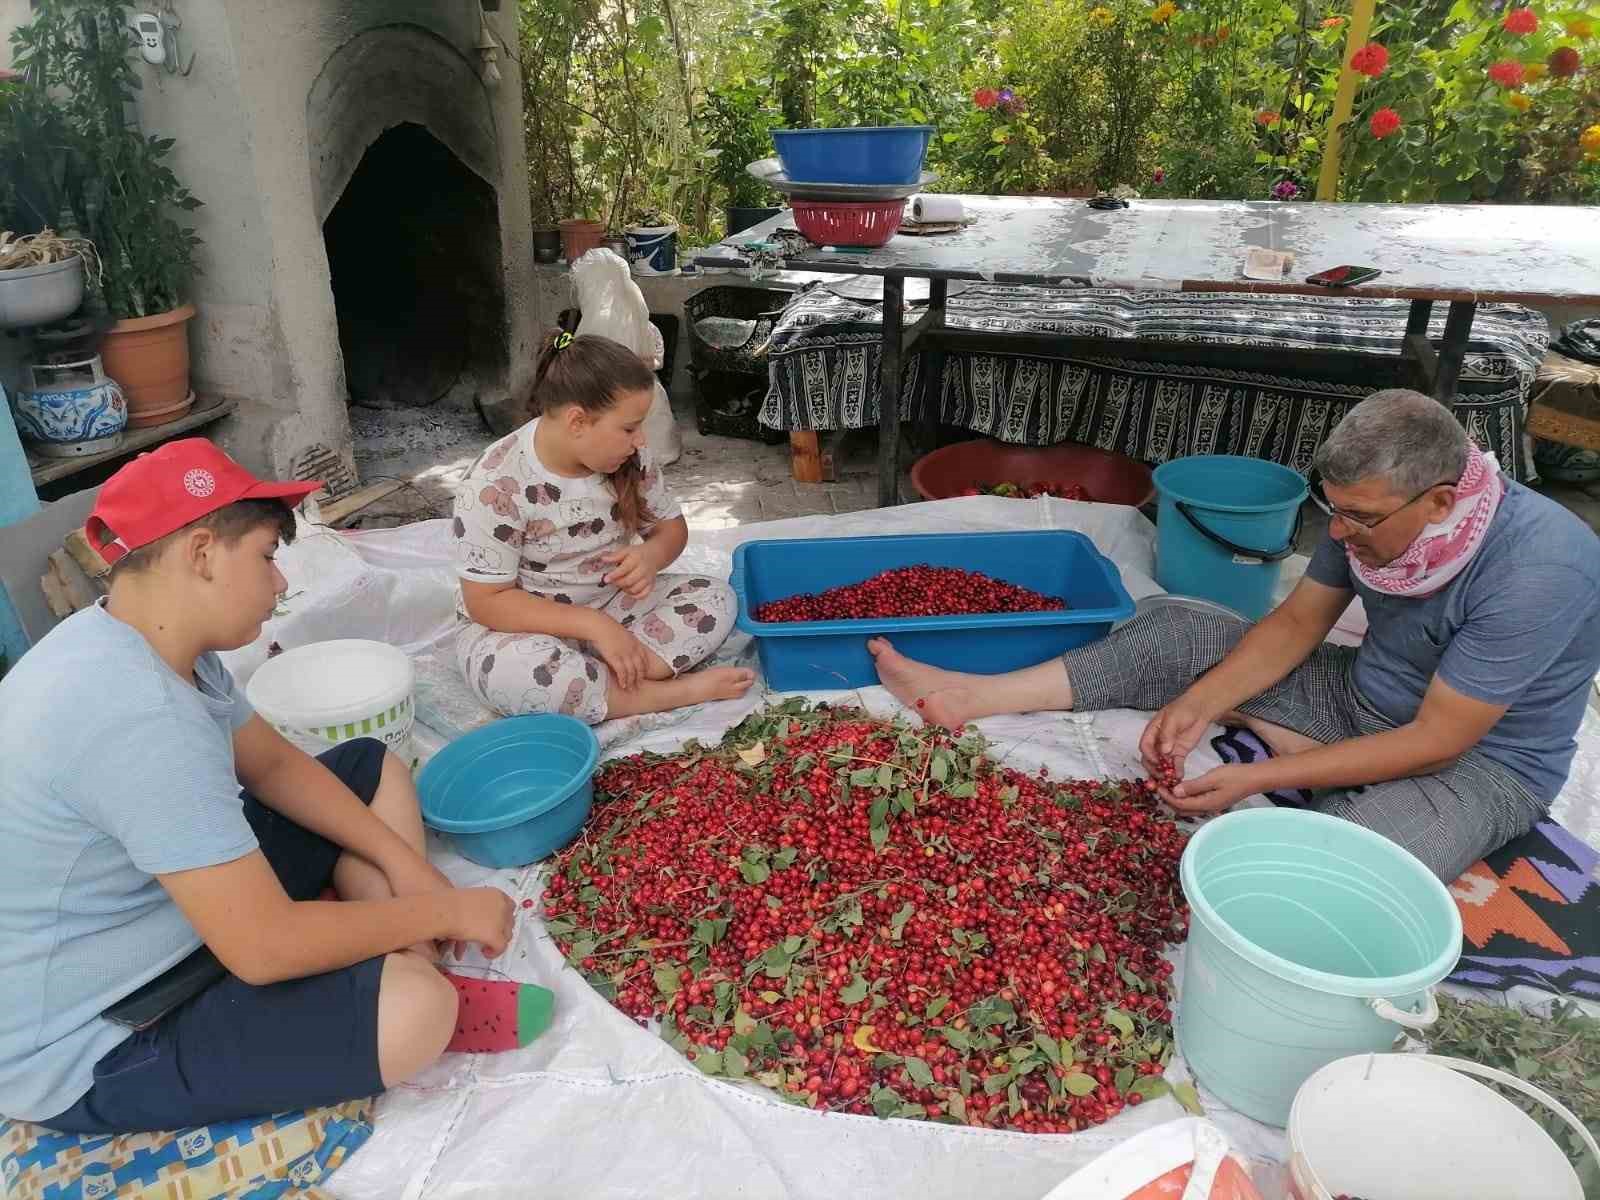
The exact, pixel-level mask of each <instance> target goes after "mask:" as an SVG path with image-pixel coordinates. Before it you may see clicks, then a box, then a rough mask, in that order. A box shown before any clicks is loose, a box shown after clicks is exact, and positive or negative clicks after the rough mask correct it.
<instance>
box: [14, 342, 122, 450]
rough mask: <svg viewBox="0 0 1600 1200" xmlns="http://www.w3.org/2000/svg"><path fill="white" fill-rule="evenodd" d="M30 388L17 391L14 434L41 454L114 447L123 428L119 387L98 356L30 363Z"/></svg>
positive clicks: (120, 440)
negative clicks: (31, 384) (67, 360)
mask: <svg viewBox="0 0 1600 1200" xmlns="http://www.w3.org/2000/svg"><path fill="white" fill-rule="evenodd" d="M32 372H33V386H32V387H31V388H28V389H25V390H23V391H20V392H18V393H17V395H16V398H15V399H14V400H13V401H12V411H13V412H14V413H15V414H16V418H17V432H18V433H20V434H21V435H22V436H23V437H24V438H25V439H27V440H28V441H29V442H31V443H32V444H33V449H34V452H35V453H37V454H40V455H42V456H44V457H45V458H79V457H82V456H84V455H89V454H103V453H105V452H106V451H108V450H115V449H116V448H117V447H118V446H119V445H121V443H122V431H123V430H124V429H126V428H127V426H128V406H127V403H126V402H125V401H124V400H123V398H122V389H121V388H120V387H118V386H117V384H116V382H115V381H114V380H111V379H107V378H106V376H105V372H104V371H103V370H101V368H100V359H99V358H98V357H96V358H93V359H86V360H84V361H83V362H75V363H62V364H59V365H35V366H34V367H33V368H32Z"/></svg>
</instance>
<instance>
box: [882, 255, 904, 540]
mask: <svg viewBox="0 0 1600 1200" xmlns="http://www.w3.org/2000/svg"><path fill="white" fill-rule="evenodd" d="M905 297H906V281H905V276H903V275H885V276H884V277H883V361H882V363H881V364H880V368H879V383H878V507H879V508H888V507H889V506H890V505H893V504H898V503H899V502H900V391H901V386H902V372H901V369H900V367H901V362H902V361H903V359H904V357H905V345H904V341H903V339H902V333H903V327H904V323H905Z"/></svg>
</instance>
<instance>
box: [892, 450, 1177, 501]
mask: <svg viewBox="0 0 1600 1200" xmlns="http://www.w3.org/2000/svg"><path fill="white" fill-rule="evenodd" d="M996 483H1016V484H1021V485H1023V486H1024V487H1026V486H1027V485H1029V484H1036V483H1054V484H1060V485H1061V486H1063V487H1066V486H1070V485H1072V484H1078V485H1079V486H1080V487H1082V488H1083V489H1084V490H1085V491H1087V492H1088V493H1089V496H1090V498H1091V499H1093V500H1096V501H1098V502H1099V503H1101V504H1127V505H1131V506H1132V507H1134V508H1139V507H1142V506H1143V505H1146V504H1148V503H1150V501H1151V500H1152V499H1154V498H1155V484H1154V482H1153V481H1152V480H1151V477H1150V468H1149V467H1147V466H1145V465H1144V464H1143V463H1142V462H1137V461H1135V460H1134V459H1131V458H1129V457H1128V456H1127V455H1125V454H1116V453H1113V452H1112V451H1110V450H1098V449H1096V448H1095V447H1093V446H1078V445H1073V444H1070V443H1063V444H1062V445H1059V446H1011V445H1008V444H1007V443H1005V442H997V441H994V440H993V439H991V438H980V439H978V440H977V441H972V442H958V443H956V444H955V445H953V446H944V447H941V448H940V449H938V450H935V451H933V452H932V453H931V454H925V455H923V456H922V457H921V458H919V459H918V460H917V461H916V463H915V464H914V465H913V466H912V468H911V485H912V486H913V487H915V488H916V489H917V494H918V495H920V496H921V497H922V498H923V499H924V500H947V499H949V498H950V497H951V496H961V495H965V494H966V492H967V489H969V488H975V487H980V486H983V485H985V484H996Z"/></svg>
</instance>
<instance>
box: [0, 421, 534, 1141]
mask: <svg viewBox="0 0 1600 1200" xmlns="http://www.w3.org/2000/svg"><path fill="white" fill-rule="evenodd" d="M318 486H319V485H317V484H314V483H267V482H262V481H261V480H258V479H256V478H254V477H253V476H252V475H251V474H250V473H249V472H247V471H245V470H244V469H243V468H242V467H240V466H239V465H238V464H237V463H235V462H233V461H232V460H231V459H229V458H228V457H227V456H226V455H225V454H223V453H222V452H221V451H220V450H218V449H217V448H216V447H215V446H213V445H212V444H211V443H210V442H208V441H205V440H204V439H200V438H192V439H188V440H184V441H177V442H171V443H168V444H167V445H166V446H163V447H162V448H161V449H159V450H157V451H155V452H154V453H151V454H146V455H143V456H141V457H140V458H138V459H136V460H135V461H134V462H132V463H130V464H128V465H127V466H125V467H123V468H122V470H120V471H119V472H117V474H116V475H114V476H113V477H112V478H111V479H110V480H109V481H108V482H107V483H106V484H105V486H104V487H103V488H102V489H101V492H100V496H99V499H98V502H97V503H96V505H95V509H94V512H93V515H92V516H91V517H90V518H89V522H88V525H87V527H86V533H87V534H88V537H89V540H90V541H91V543H93V544H94V545H95V546H96V548H97V549H99V550H100V552H101V554H102V555H104V557H105V558H106V560H107V561H108V562H109V563H110V564H111V567H112V574H111V588H110V595H109V597H108V598H107V599H106V600H105V601H104V602H102V603H101V604H97V605H94V606H92V607H90V608H88V609H86V610H84V611H83V612H80V613H77V614H76V615H74V616H72V617H70V618H68V619H67V620H66V621H64V622H62V623H61V625H59V626H58V627H57V628H56V629H54V630H53V631H52V632H51V633H50V634H49V635H48V636H47V637H45V638H44V639H42V640H41V641H40V642H39V644H38V645H36V646H35V647H34V648H33V649H32V650H30V651H29V652H28V653H27V654H26V655H24V656H23V657H22V659H21V660H20V661H19V662H18V663H17V664H16V666H15V667H13V669H12V670H11V672H10V674H8V675H7V676H6V678H5V679H4V681H3V682H0V761H4V762H5V764H6V766H5V770H4V771H3V772H0V1114H4V1115H6V1116H10V1117H14V1118H19V1119H25V1120H31V1121H38V1122H40V1123H41V1124H44V1125H47V1126H49V1127H51V1128H54V1129H60V1130H64V1131H67V1132H81V1133H121V1132H131V1131H135V1130H144V1129H181V1128H185V1127H188V1126H192V1125H197V1124H204V1123H207V1122H211V1121H217V1120H224V1119H229V1118H234V1117H244V1116H255V1115H260V1114H266V1113H272V1112H279V1111H283V1110H286V1109H296V1108H303V1107H307V1106H311V1105H318V1104H329V1103H335V1102H338V1101H342V1100H346V1099H350V1098H353V1097H357V1096H366V1095H371V1094H373V1093H375V1092H378V1091H381V1090H383V1089H384V1088H385V1087H388V1086H392V1085H393V1084H395V1083H398V1082H399V1081H401V1080H403V1079H405V1078H407V1077H409V1076H411V1075H413V1074H414V1073H415V1072H416V1071H417V1070H419V1069H420V1068H422V1067H423V1066H425V1065H427V1064H428V1063H431V1062H432V1061H433V1060H434V1059H435V1058H437V1057H438V1055H439V1054H440V1053H441V1052H442V1051H443V1050H444V1049H445V1048H446V1045H447V1043H449V1042H450V1040H451V1035H452V1032H453V1031H454V1030H455V1029H456V1012H457V996H458V987H457V986H455V985H453V984H452V982H451V980H450V979H449V978H448V977H447V976H445V975H444V974H442V973H441V972H440V971H439V970H438V969H437V968H436V967H435V966H434V965H433V963H432V961H431V958H432V954H431V950H432V947H433V945H434V943H436V942H445V941H457V942H473V943H477V944H479V945H481V946H482V947H483V949H484V951H485V952H486V953H487V954H489V955H491V956H494V955H497V954H499V953H500V952H501V951H502V950H503V949H504V947H505V946H506V944H507V942H508V940H509V939H510V937H511V932H512V924H513V915H514V913H513V907H512V904H511V901H510V899H509V898H508V897H507V896H506V895H505V894H504V893H502V892H500V891H497V890H495V889H492V888H472V889H456V888H454V887H453V886H452V885H451V884H450V882H449V880H447V879H446V878H445V877H444V876H443V875H442V874H441V873H440V872H439V871H437V870H436V869H435V868H433V867H432V866H430V865H429V864H428V861H427V859H426V857H425V855H424V844H423V832H422V823H421V819H420V816H419V814H418V808H417V799H416V793H415V791H414V790H413V788H412V785H411V779H410V774H409V772H408V771H407V770H406V767H405V765H404V764H402V763H401V762H399V761H398V760H396V759H394V758H393V757H391V756H389V755H387V754H386V753H385V752H384V750H383V747H382V745H381V743H378V742H374V741H371V740H362V741H355V742H347V743H345V744H344V745H341V746H339V747H337V748H336V749H334V750H331V751H329V752H328V753H326V754H324V755H322V756H321V758H320V759H317V758H312V757H310V756H308V755H306V754H304V753H302V752H301V751H300V750H298V749H296V748H295V747H293V746H292V745H290V744H289V743H288V742H286V741H285V740H284V739H283V738H282V737H281V736H279V734H278V733H277V732H276V731H275V730H273V729H272V727H271V726H269V725H268V724H267V723H266V722H265V721H263V720H262V719H261V718H260V717H259V716H256V715H255V714H254V713H253V712H252V711H251V709H250V707H249V705H248V704H247V703H246V702H245V700H244V697H243V694H242V692H240V691H239V690H238V689H236V688H235V686H234V683H233V680H232V678H231V677H230V676H229V674H228V672H227V670H226V668H224V667H223V666H222V664H221V662H220V661H219V660H218V658H217V652H218V651H224V650H232V649H236V648H238V647H240V646H244V645H248V644H249V643H250V642H252V641H253V640H255V638H256V637H257V635H258V634H259V633H260V630H261V626H262V623H263V622H264V621H265V620H266V619H267V617H268V616H269V614H270V613H271V612H272V609H273V607H274V605H275V604H276V602H277V599H278V597H279V595H280V594H281V593H282V592H283V590H284V586H285V584H284V578H283V575H282V574H281V573H280V572H279V570H278V568H277V567H276V566H275V565H274V563H273V555H274V553H275V552H276V550H277V548H278V546H279V544H280V542H286V541H288V540H289V539H290V538H291V537H292V536H293V533H294V520H293V514H292V506H293V505H295V504H297V503H298V502H299V501H300V500H301V499H302V498H303V497H304V496H305V495H307V494H308V493H309V492H312V491H314V490H315V489H316V488H317V487H318ZM241 786H242V787H243V789H244V791H243V794H242V795H241V792H240V788H241ZM330 885H331V886H332V887H333V888H334V889H335V890H336V891H337V893H338V894H339V896H340V898H341V899H342V900H344V901H345V903H337V904H336V903H331V902H323V901H319V900H318V899H317V897H318V896H319V895H321V894H322V893H323V892H324V890H325V889H326V888H327V887H328V886H330Z"/></svg>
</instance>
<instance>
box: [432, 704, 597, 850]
mask: <svg viewBox="0 0 1600 1200" xmlns="http://www.w3.org/2000/svg"><path fill="white" fill-rule="evenodd" d="M599 761H600V743H599V741H597V740H596V738H595V736H594V731H593V730H591V729H590V728H589V727H588V726H587V725H585V724H584V723H583V722H582V721H579V720H576V719H575V718H573V717H568V716H562V715H560V714H558V713H538V714H534V715H532V716H526V717H507V718H505V719H504V720H500V721H495V722H494V723H493V724H491V725H485V726H484V727H483V728H481V729H475V730H473V731H472V732H471V733H469V734H467V735H466V736H465V737H462V738H458V739H456V740H455V741H453V742H451V743H450V744H449V745H448V746H446V747H445V748H444V749H443V750H441V751H439V753H438V754H435V755H434V756H433V758H432V759H430V760H429V761H428V765H427V766H425V767H423V768H422V774H421V776H419V777H418V779H417V793H418V796H419V797H420V799H421V802H422V820H423V822H424V823H425V824H426V825H427V826H428V828H430V829H435V830H438V831H439V832H440V833H442V834H445V835H446V836H447V837H448V838H449V840H450V842H451V843H452V844H453V845H454V846H455V848H456V850H457V851H459V852H460V853H461V854H462V855H463V856H464V857H466V858H469V859H471V860H472V861H473V862H475V863H477V864H478V865H479V866H484V867H522V866H526V865H527V864H529V863H531V862H534V861H536V860H537V859H541V858H543V857H545V856H546V855H547V854H553V853H555V852H556V851H557V850H559V849H561V847H563V846H565V845H566V844H567V843H568V842H570V841H571V840H572V839H573V838H574V837H576V836H577V834H578V830H579V829H581V828H582V827H583V822H584V820H585V818H587V817H588V815H589V809H590V806H592V805H593V803H594V769H595V764H596V763H597V762H599Z"/></svg>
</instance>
